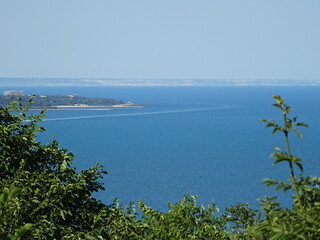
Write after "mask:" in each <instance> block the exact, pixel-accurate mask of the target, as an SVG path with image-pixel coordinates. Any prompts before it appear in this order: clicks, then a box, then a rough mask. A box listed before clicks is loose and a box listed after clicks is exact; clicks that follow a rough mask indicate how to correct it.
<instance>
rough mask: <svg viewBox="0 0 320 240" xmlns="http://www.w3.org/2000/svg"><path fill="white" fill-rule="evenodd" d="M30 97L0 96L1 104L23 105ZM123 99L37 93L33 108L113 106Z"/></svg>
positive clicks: (120, 102)
mask: <svg viewBox="0 0 320 240" xmlns="http://www.w3.org/2000/svg"><path fill="white" fill-rule="evenodd" d="M29 99H30V97H29V96H21V97H12V96H0V106H6V105H8V104H9V103H10V102H11V101H12V100H17V101H20V103H21V104H22V105H23V106H26V105H27V103H28V101H29ZM124 103H125V102H123V101H121V100H116V99H112V98H87V97H80V96H77V95H70V96H60V95H53V96H50V95H46V96H40V95H35V96H34V98H33V104H32V108H42V107H45V108H53V107H55V106H62V105H65V106H74V105H76V104H84V105H89V106H113V105H117V104H124Z"/></svg>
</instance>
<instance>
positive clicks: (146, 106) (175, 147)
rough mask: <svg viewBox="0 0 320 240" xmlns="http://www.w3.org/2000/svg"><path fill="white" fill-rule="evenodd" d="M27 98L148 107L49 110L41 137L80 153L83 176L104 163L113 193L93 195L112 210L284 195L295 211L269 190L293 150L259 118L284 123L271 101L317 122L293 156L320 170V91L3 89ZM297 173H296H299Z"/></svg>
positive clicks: (285, 171) (294, 141)
mask: <svg viewBox="0 0 320 240" xmlns="http://www.w3.org/2000/svg"><path fill="white" fill-rule="evenodd" d="M5 90H23V91H24V92H25V93H26V94H47V95H49V94H50V95H69V94H78V95H79V96H84V97H108V98H115V99H119V100H123V101H130V102H133V103H136V104H141V105H143V107H128V108H114V109H113V110H112V111H98V110H90V111H85V110H84V111H76V110H70V111H47V112H46V115H47V118H46V119H44V121H43V122H42V123H41V125H43V126H44V127H45V128H46V129H47V131H46V132H45V133H42V134H40V135H39V136H38V138H39V141H41V142H43V143H46V142H48V141H50V139H52V138H53V139H56V140H57V141H59V142H60V143H61V146H62V147H64V148H67V149H68V150H69V151H70V152H72V153H73V154H74V155H75V160H74V162H73V166H75V167H76V168H77V169H78V170H79V171H80V170H81V169H85V168H89V167H91V166H94V165H95V164H96V163H97V162H99V163H100V164H102V165H103V166H104V169H105V170H106V171H107V172H108V174H107V175H105V176H104V178H103V179H102V180H101V181H102V182H103V183H104V187H105V189H106V190H105V191H100V192H98V193H94V196H95V197H96V198H98V199H100V200H101V201H102V202H103V203H105V204H111V203H112V202H113V200H114V199H115V198H118V199H119V201H120V203H122V204H125V205H127V204H129V203H130V202H134V203H135V204H136V203H138V201H144V202H145V203H146V204H147V205H148V206H151V207H153V208H155V209H157V210H159V211H167V209H168V208H167V204H168V202H177V201H179V200H181V199H182V198H183V196H184V194H190V195H196V196H199V198H198V200H197V201H198V202H199V204H204V205H206V204H208V203H210V202H212V201H214V203H215V204H216V205H217V206H218V207H219V208H220V209H223V208H225V207H230V206H231V205H233V204H235V203H241V202H248V203H249V204H250V205H251V206H252V207H255V208H258V207H259V201H258V200H257V199H258V198H263V197H264V196H266V195H269V196H274V195H277V196H279V198H280V200H281V201H283V202H284V204H285V205H287V206H289V205H290V203H291V201H292V199H291V197H290V193H286V194H283V193H282V192H281V191H278V192H277V191H275V189H273V188H266V186H265V185H264V184H263V183H262V179H264V178H279V179H282V180H285V179H288V178H289V168H288V164H287V163H279V164H276V165H274V164H273V160H272V159H271V158H270V154H271V153H272V152H274V148H275V147H280V148H282V149H284V148H285V145H284V137H283V135H281V133H277V134H276V135H272V130H271V129H266V128H265V124H263V123H261V122H259V119H262V118H265V119H271V118H272V119H275V120H277V121H279V122H281V121H282V120H283V119H282V115H281V111H280V110H279V109H277V108H275V107H273V106H272V104H273V103H274V100H273V99H272V97H271V95H275V94H276V95H281V96H282V97H283V98H284V99H285V101H286V103H287V104H288V105H290V106H291V107H292V109H293V110H292V113H291V117H295V116H298V121H301V122H305V123H307V124H309V127H308V128H302V129H301V131H302V133H303V138H302V139H299V138H298V137H297V136H296V135H294V134H291V135H290V143H291V148H292V153H293V154H295V155H297V156H300V157H302V158H303V159H304V160H305V162H304V164H303V166H304V174H305V175H317V176H319V171H320V164H319V163H320V159H319V146H320V137H319V136H320V107H319V106H320V87H311V86H309V87H301V86H300V87H287V86H286V87H284V86H282V87H271V86H270V87H247V86H242V87H240V86H237V87H229V86H228V87H1V88H0V91H5ZM295 170H296V173H298V172H299V171H298V169H295Z"/></svg>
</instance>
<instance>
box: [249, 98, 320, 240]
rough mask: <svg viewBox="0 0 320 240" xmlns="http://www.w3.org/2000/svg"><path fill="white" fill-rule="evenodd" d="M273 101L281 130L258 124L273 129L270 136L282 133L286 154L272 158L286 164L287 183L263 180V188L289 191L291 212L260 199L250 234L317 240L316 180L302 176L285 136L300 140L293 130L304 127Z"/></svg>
mask: <svg viewBox="0 0 320 240" xmlns="http://www.w3.org/2000/svg"><path fill="white" fill-rule="evenodd" d="M273 98H274V99H275V101H276V103H275V104H273V106H275V107H277V108H279V109H280V110H281V111H282V115H283V120H284V124H283V125H282V126H281V125H280V124H278V123H277V122H276V121H274V120H265V119H263V120H261V121H262V122H265V123H266V127H273V134H275V133H276V132H278V131H280V132H283V133H284V136H285V144H286V152H284V151H282V150H281V149H279V148H276V149H275V150H276V152H275V153H273V154H272V157H273V158H274V160H275V161H274V163H275V164H277V163H279V162H282V161H286V162H288V163H289V169H290V178H289V179H288V180H287V181H280V180H277V179H264V182H265V183H266V184H267V186H276V190H280V189H282V190H283V191H284V192H286V191H288V190H292V191H293V192H294V194H293V195H292V198H293V203H292V207H291V209H287V208H283V207H281V203H280V202H277V201H276V197H266V198H265V199H260V200H261V206H262V211H263V214H264V218H263V219H261V220H259V221H258V222H257V223H256V224H255V227H254V228H253V233H254V235H257V236H259V237H260V238H258V239H306V240H307V239H308V240H309V239H320V187H319V186H320V181H319V180H320V179H319V178H318V177H311V176H307V177H304V176H303V174H302V170H303V167H302V162H303V159H302V158H300V157H297V156H294V155H292V154H291V152H290V144H289V133H290V132H292V131H293V132H295V133H296V134H297V135H298V137H299V138H302V134H301V132H300V131H299V130H298V129H296V127H297V126H303V127H307V126H308V125H307V124H305V123H297V122H296V120H297V117H294V118H292V119H291V118H288V114H289V113H290V111H291V107H289V106H288V105H286V104H285V103H284V100H283V99H282V98H281V97H280V96H277V95H276V96H273ZM293 164H295V165H296V166H297V167H298V168H299V169H300V171H301V172H300V174H299V175H298V177H296V175H295V173H294V168H293Z"/></svg>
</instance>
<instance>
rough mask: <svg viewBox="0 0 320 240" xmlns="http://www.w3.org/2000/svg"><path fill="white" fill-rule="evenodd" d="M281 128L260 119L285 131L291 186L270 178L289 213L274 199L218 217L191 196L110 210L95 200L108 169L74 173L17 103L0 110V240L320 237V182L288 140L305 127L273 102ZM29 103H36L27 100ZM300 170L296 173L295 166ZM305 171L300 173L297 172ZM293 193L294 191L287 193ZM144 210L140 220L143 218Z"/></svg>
mask: <svg viewBox="0 0 320 240" xmlns="http://www.w3.org/2000/svg"><path fill="white" fill-rule="evenodd" d="M274 99H275V101H276V102H275V104H274V106H276V107H277V108H279V109H280V110H281V113H282V116H283V124H282V125H281V124H279V123H277V122H275V121H273V120H262V122H264V123H266V127H272V128H273V133H274V134H275V133H277V132H280V133H283V135H284V139H285V144H286V150H281V149H279V148H276V152H275V153H274V154H273V158H274V163H275V164H277V163H279V162H287V163H288V167H289V178H288V180H287V181H280V180H277V179H264V182H265V183H266V184H267V185H268V186H273V185H274V186H276V189H277V190H280V189H282V190H283V191H285V192H289V194H291V193H293V195H292V200H293V202H292V205H291V207H290V208H286V207H284V206H282V205H281V203H280V202H278V201H277V199H276V197H270V196H267V197H265V198H263V199H261V209H259V210H255V209H252V208H250V207H249V206H248V204H246V203H239V204H236V205H234V206H231V207H230V208H226V209H225V211H224V213H223V214H217V213H218V209H217V206H216V205H215V204H214V203H210V204H209V205H208V206H206V207H205V206H203V205H197V202H196V197H195V196H190V195H186V196H184V197H183V198H182V200H181V201H179V202H177V203H169V204H168V208H169V209H168V211H167V212H159V211H157V210H155V209H152V208H150V207H148V206H146V205H145V204H144V203H143V202H140V203H139V204H138V206H136V205H133V204H132V205H130V206H122V205H121V204H120V203H118V202H117V201H115V202H114V203H112V204H111V205H106V204H104V203H102V202H100V201H99V200H97V199H95V198H93V197H92V193H93V192H95V191H99V190H104V188H103V186H102V184H101V182H100V181H99V179H101V178H102V177H103V175H104V174H106V172H105V171H104V170H103V168H102V166H101V165H99V164H97V165H96V166H94V167H92V168H89V169H85V170H81V171H80V172H78V171H76V169H75V168H74V167H72V166H71V163H72V160H73V158H74V156H73V155H72V154H71V153H69V152H68V151H67V150H66V149H64V148H62V147H61V146H60V145H59V143H58V142H57V141H55V140H52V141H51V142H49V143H48V144H41V143H40V142H38V141H37V140H36V136H37V133H39V132H42V131H45V129H44V128H42V127H41V126H39V122H41V119H42V118H43V117H44V115H43V112H41V113H40V114H39V115H32V114H31V115H28V110H29V107H30V104H27V105H26V106H25V105H23V104H21V103H19V102H12V103H10V104H9V105H8V106H6V107H0V238H2V239H259V240H260V239H261V240H262V239H305V240H309V239H320V188H319V187H320V179H319V178H318V177H312V176H303V174H302V170H303V168H302V159H301V158H299V157H297V156H293V155H292V154H291V151H290V142H289V136H290V135H291V133H297V134H298V136H299V137H301V136H302V135H301V133H300V131H299V130H298V129H297V127H300V126H307V125H306V124H304V123H299V122H297V121H296V120H297V118H296V117H295V118H292V119H291V118H289V117H288V115H289V113H290V111H291V108H290V107H289V106H287V105H286V104H285V103H284V101H283V99H282V98H281V97H280V96H274ZM29 103H31V101H29ZM295 166H296V167H295ZM297 169H298V170H299V172H298V173H297V172H296V170H297ZM289 190H290V191H289ZM137 212H139V214H137Z"/></svg>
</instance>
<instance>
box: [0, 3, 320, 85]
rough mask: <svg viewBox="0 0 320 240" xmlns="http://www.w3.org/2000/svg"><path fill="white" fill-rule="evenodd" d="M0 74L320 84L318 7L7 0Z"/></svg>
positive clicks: (0, 29) (2, 11)
mask: <svg viewBox="0 0 320 240" xmlns="http://www.w3.org/2000/svg"><path fill="white" fill-rule="evenodd" d="M0 34H1V35H0V77H88V78H94V77H96V78H296V79H306V78H309V79H316V78H318V79H319V78H320V1H319V0H307V1H306V0H305V1H303V0H233V1H230V0H220V1H217V0H20V1H17V0H0Z"/></svg>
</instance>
